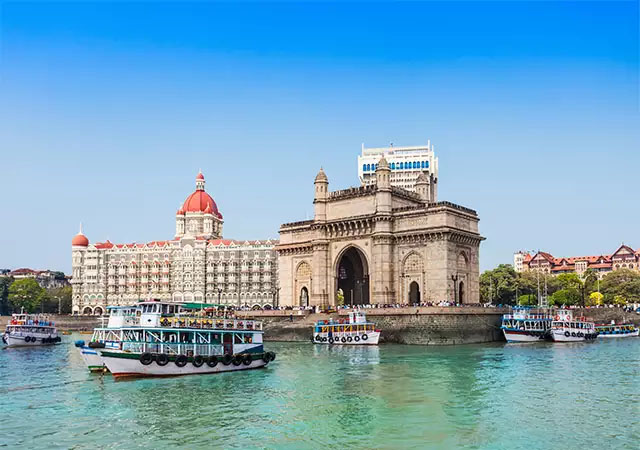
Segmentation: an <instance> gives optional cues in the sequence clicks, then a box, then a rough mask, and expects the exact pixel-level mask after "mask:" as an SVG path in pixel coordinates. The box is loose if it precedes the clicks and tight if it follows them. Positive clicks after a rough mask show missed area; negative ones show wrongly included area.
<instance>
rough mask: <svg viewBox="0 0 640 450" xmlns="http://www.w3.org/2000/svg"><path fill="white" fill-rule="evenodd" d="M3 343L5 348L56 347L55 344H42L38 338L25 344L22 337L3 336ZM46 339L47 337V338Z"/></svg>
mask: <svg viewBox="0 0 640 450" xmlns="http://www.w3.org/2000/svg"><path fill="white" fill-rule="evenodd" d="M3 337H4V341H5V342H6V344H5V345H6V347H7V348H12V347H43V346H48V345H56V344H57V342H42V338H41V337H38V338H36V340H35V341H30V342H27V341H26V340H25V337H24V336H13V335H7V334H5V335H4V336H3ZM47 337H48V336H47Z"/></svg>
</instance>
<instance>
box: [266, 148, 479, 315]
mask: <svg viewBox="0 0 640 450" xmlns="http://www.w3.org/2000/svg"><path fill="white" fill-rule="evenodd" d="M387 156H389V155H387ZM394 165H395V164H394ZM371 166H372V167H371V169H372V171H373V172H374V175H375V179H374V180H373V181H372V182H369V183H366V184H364V185H363V186H361V187H356V188H351V189H346V190H341V191H335V192H330V191H329V179H328V178H327V175H326V174H325V173H324V171H323V170H322V169H320V172H319V173H318V175H317V176H316V178H315V182H314V185H315V196H314V199H313V203H314V208H315V212H314V218H313V220H305V221H302V222H293V223H287V224H284V225H282V226H281V227H280V242H279V244H278V245H277V246H276V250H277V252H278V270H279V286H280V292H279V293H280V302H279V304H280V305H300V306H307V305H311V306H314V305H319V306H329V305H336V304H337V303H338V302H339V300H338V299H339V297H342V298H341V300H342V301H343V302H344V304H345V305H351V304H353V305H360V304H396V303H400V304H405V303H419V302H440V301H443V300H446V301H452V302H456V303H479V265H478V251H479V246H480V242H481V241H482V240H483V239H484V238H483V237H482V236H480V234H479V233H478V220H479V218H478V215H477V214H476V212H475V211H473V210H471V209H469V208H465V207H463V206H459V205H455V204H453V203H449V202H438V201H437V200H436V182H437V181H436V180H435V179H434V177H433V173H430V174H427V173H425V172H421V173H420V174H419V175H417V177H416V178H415V192H412V191H410V190H408V189H406V188H401V187H397V186H392V169H393V168H395V167H393V168H392V167H391V166H390V164H389V163H388V162H387V159H386V158H385V155H384V154H383V155H382V157H381V158H380V159H379V161H378V163H377V164H373V165H371ZM413 167H415V165H412V168H413ZM365 168H366V167H365ZM394 184H395V183H394Z"/></svg>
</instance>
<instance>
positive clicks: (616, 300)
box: [613, 295, 627, 306]
mask: <svg viewBox="0 0 640 450" xmlns="http://www.w3.org/2000/svg"><path fill="white" fill-rule="evenodd" d="M613 304H614V305H621V306H624V305H626V304H627V299H626V298H624V296H622V295H616V296H614V297H613Z"/></svg>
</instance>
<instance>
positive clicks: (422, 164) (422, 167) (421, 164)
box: [420, 161, 424, 169]
mask: <svg viewBox="0 0 640 450" xmlns="http://www.w3.org/2000/svg"><path fill="white" fill-rule="evenodd" d="M420 168H421V169H424V161H422V162H420Z"/></svg>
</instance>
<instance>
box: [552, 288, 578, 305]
mask: <svg viewBox="0 0 640 450" xmlns="http://www.w3.org/2000/svg"><path fill="white" fill-rule="evenodd" d="M578 303H580V293H579V291H577V290H576V289H560V290H559V291H556V292H554V293H553V295H551V297H549V305H554V306H562V305H576V304H578Z"/></svg>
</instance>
